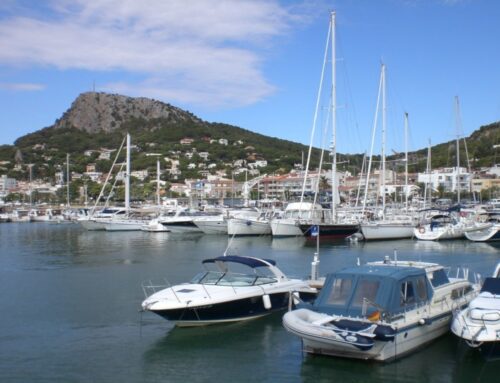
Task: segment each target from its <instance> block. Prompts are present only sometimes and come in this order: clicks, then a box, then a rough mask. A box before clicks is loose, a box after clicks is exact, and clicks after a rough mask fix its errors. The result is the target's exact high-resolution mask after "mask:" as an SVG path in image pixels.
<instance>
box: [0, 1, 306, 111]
mask: <svg viewBox="0 0 500 383" xmlns="http://www.w3.org/2000/svg"><path fill="white" fill-rule="evenodd" d="M19 4H20V3H19ZM19 4H18V7H19V8H21V9H22V7H21V6H20V5H19ZM291 9H292V8H286V7H284V6H282V5H280V4H279V3H278V2H277V1H276V0H270V1H265V0H262V1H259V0H189V1H184V0H143V1H140V2H139V1H136V0H72V1H71V0H52V1H51V2H50V3H48V5H46V6H45V8H40V9H38V10H33V9H29V10H26V11H25V12H22V11H17V13H16V14H15V15H11V16H8V17H6V18H4V19H3V20H2V23H0V63H1V64H4V65H12V66H19V65H22V66H27V65H34V66H43V67H48V68H58V69H83V70H89V71H113V70H119V71H122V72H123V73H127V72H128V73H132V74H134V76H135V77H137V75H139V76H142V77H143V80H142V81H140V82H139V83H137V82H136V83H130V82H127V78H124V79H123V82H120V83H110V84H108V85H107V88H108V90H110V91H114V92H123V93H127V94H134V95H141V96H149V97H156V98H160V99H163V100H166V101H171V102H172V101H173V102H176V101H180V102H186V103H187V102H192V103H196V104H199V105H209V106H226V105H232V106H238V105H246V104H251V103H253V102H256V101H258V100H260V99H262V98H264V97H266V96H268V95H269V94H271V93H272V92H273V91H274V87H273V85H272V84H270V83H269V82H268V80H267V79H266V78H265V76H264V75H263V73H262V69H261V66H262V57H261V56H262V52H265V48H268V47H269V45H271V46H272V41H273V38H274V37H276V36H280V35H283V34H285V33H287V32H289V31H290V30H291V28H292V27H293V26H294V25H295V23H297V22H300V21H301V19H302V17H301V16H297V15H296V14H294V13H293V12H292V11H291Z"/></svg>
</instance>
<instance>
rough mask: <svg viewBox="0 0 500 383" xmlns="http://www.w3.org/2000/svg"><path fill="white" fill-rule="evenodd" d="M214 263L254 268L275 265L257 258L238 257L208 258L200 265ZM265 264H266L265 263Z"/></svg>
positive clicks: (267, 260)
mask: <svg viewBox="0 0 500 383" xmlns="http://www.w3.org/2000/svg"><path fill="white" fill-rule="evenodd" d="M215 262H234V263H241V264H243V265H246V266H249V267H252V268H256V267H269V265H268V263H269V264H271V265H273V266H274V265H276V262H275V261H273V260H271V259H262V260H261V259H258V258H249V257H241V256H239V255H226V256H221V257H217V258H210V259H205V260H203V262H202V263H204V264H205V263H215ZM266 262H267V263H266Z"/></svg>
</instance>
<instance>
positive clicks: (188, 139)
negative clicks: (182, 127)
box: [179, 137, 194, 145]
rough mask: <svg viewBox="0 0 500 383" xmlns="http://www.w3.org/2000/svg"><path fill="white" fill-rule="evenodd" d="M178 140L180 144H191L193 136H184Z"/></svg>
mask: <svg viewBox="0 0 500 383" xmlns="http://www.w3.org/2000/svg"><path fill="white" fill-rule="evenodd" d="M179 142H180V144H181V145H191V144H192V143H193V142H194V138H190V137H184V138H183V139H181V140H180V141H179Z"/></svg>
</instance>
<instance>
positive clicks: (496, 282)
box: [481, 277, 500, 295]
mask: <svg viewBox="0 0 500 383" xmlns="http://www.w3.org/2000/svg"><path fill="white" fill-rule="evenodd" d="M483 291H487V292H489V293H491V294H494V295H500V278H492V277H488V278H486V279H485V280H484V283H483V287H481V292H483Z"/></svg>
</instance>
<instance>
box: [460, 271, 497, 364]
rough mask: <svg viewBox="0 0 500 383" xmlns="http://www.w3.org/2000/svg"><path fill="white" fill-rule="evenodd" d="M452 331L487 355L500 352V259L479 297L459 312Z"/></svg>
mask: <svg viewBox="0 0 500 383" xmlns="http://www.w3.org/2000/svg"><path fill="white" fill-rule="evenodd" d="M451 331H452V332H453V333H454V334H455V335H457V336H458V337H460V338H462V339H464V340H465V342H466V343H467V344H468V345H469V346H470V347H472V348H476V349H479V350H480V351H481V353H482V354H483V355H484V356H486V357H498V356H500V263H499V264H498V265H497V267H496V269H495V272H494V273H493V276H492V277H488V278H486V279H485V281H484V283H483V287H482V288H481V292H480V293H479V295H478V296H477V298H475V299H474V300H472V302H470V304H469V306H468V307H467V308H466V309H464V310H462V311H459V312H457V313H456V315H455V316H454V318H453V322H452V324H451Z"/></svg>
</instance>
